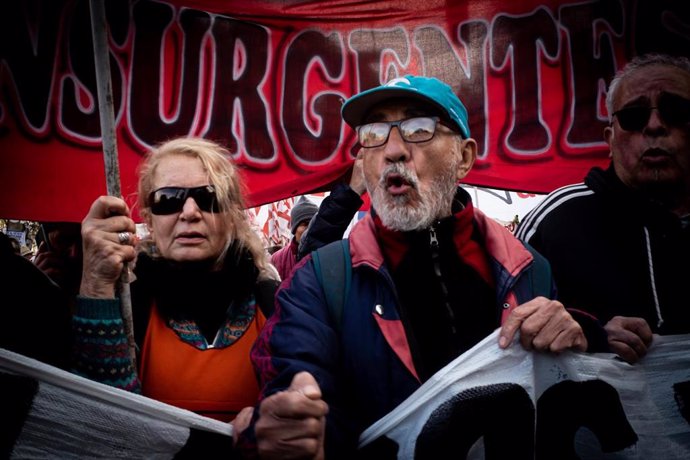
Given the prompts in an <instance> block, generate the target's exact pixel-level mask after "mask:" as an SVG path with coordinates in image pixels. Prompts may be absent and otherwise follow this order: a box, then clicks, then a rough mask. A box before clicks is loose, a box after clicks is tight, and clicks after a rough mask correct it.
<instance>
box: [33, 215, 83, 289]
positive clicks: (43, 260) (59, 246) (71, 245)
mask: <svg viewBox="0 0 690 460" xmlns="http://www.w3.org/2000/svg"><path fill="white" fill-rule="evenodd" d="M37 236H38V237H39V238H40V239H41V240H42V241H41V242H40V243H39V245H38V250H37V251H36V254H35V256H34V257H33V259H32V261H33V263H34V265H36V266H37V267H38V268H40V269H41V270H42V271H43V273H45V274H46V275H48V277H49V278H50V279H51V280H53V282H55V284H57V285H58V286H60V288H62V289H63V291H64V292H65V293H66V295H67V296H68V298H74V297H75V296H76V295H77V294H78V293H79V284H80V283H81V272H82V259H83V257H82V248H81V247H82V241H81V224H80V223H78V222H43V223H42V224H41V227H40V230H39V233H38V235H37Z"/></svg>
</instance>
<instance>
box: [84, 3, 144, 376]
mask: <svg viewBox="0 0 690 460" xmlns="http://www.w3.org/2000/svg"><path fill="white" fill-rule="evenodd" d="M89 3H90V7H91V34H92V36H93V57H94V62H95V66H96V84H97V90H98V112H99V114H100V123H101V138H102V139H103V160H104V163H105V180H106V189H107V193H108V195H111V196H117V197H121V196H122V191H121V189H120V165H119V162H118V156H117V138H116V135H115V110H114V109H113V88H112V82H111V78H110V51H109V47H108V33H107V30H108V24H107V22H106V19H105V4H104V0H89ZM128 265H129V264H127V263H125V266H124V268H123V269H122V276H121V278H120V287H119V291H120V305H121V309H122V320H123V322H124V328H125V333H126V334H127V342H128V345H129V353H130V355H131V357H132V364H133V365H134V366H136V343H135V342H134V327H133V321H132V296H131V294H130V291H129V266H128Z"/></svg>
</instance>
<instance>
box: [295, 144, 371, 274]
mask: <svg viewBox="0 0 690 460" xmlns="http://www.w3.org/2000/svg"><path fill="white" fill-rule="evenodd" d="M366 191H367V187H366V184H365V183H364V175H363V174H362V150H361V149H360V150H359V152H358V153H357V158H356V159H355V161H354V163H353V164H352V171H351V172H350V180H349V183H347V184H345V183H339V184H337V185H336V186H335V187H334V189H333V190H332V191H331V193H330V194H329V195H328V196H327V197H326V198H324V200H323V201H322V202H321V204H320V205H319V210H318V212H317V213H316V215H315V216H314V217H313V218H312V220H311V222H309V226H308V227H307V228H306V230H305V231H304V233H303V234H302V238H301V239H300V243H299V248H298V251H297V260H298V261H299V260H301V259H302V258H303V257H304V256H305V255H307V254H309V253H310V252H312V251H314V250H316V249H318V248H320V247H322V246H325V245H326V244H328V243H330V242H332V241H336V240H339V239H341V238H342V237H343V235H344V234H345V230H347V227H348V226H349V225H350V223H351V222H352V219H353V217H354V216H355V214H356V213H357V211H358V210H359V208H361V207H362V204H363V201H362V195H363V194H364V192H366Z"/></svg>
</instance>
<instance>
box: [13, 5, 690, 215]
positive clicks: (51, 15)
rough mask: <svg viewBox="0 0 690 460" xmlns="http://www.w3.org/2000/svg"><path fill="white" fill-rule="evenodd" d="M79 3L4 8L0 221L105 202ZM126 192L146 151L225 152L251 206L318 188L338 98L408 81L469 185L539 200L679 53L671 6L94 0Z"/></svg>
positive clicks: (343, 147)
mask: <svg viewBox="0 0 690 460" xmlns="http://www.w3.org/2000/svg"><path fill="white" fill-rule="evenodd" d="M88 6H89V5H88V2H87V1H72V0H42V1H34V2H3V4H2V5H1V6H0V49H1V50H2V51H1V56H0V57H1V61H0V63H1V64H0V89H1V91H0V155H1V157H0V217H3V218H15V219H31V220H81V219H82V218H83V216H84V215H85V213H86V212H87V210H88V208H89V205H90V203H91V202H92V201H93V200H94V199H95V198H96V197H97V196H98V195H101V194H104V193H105V179H104V166H103V159H102V153H101V144H100V128H99V117H98V104H97V100H96V98H97V96H96V82H95V71H94V62H93V61H94V60H93V50H92V45H91V32H90V18H89V8H88ZM106 7H107V20H108V24H109V45H110V64H111V74H112V81H113V92H114V97H113V99H114V101H113V102H114V107H115V116H116V123H117V128H116V129H117V136H118V149H119V158H120V173H121V181H122V191H123V195H124V196H125V198H126V199H127V200H128V202H130V203H133V202H134V193H135V183H136V180H135V178H136V167H137V165H138V163H139V161H140V159H141V155H142V154H143V153H144V152H145V151H146V150H147V149H148V148H150V147H151V146H153V145H155V144H157V143H159V142H161V141H165V140H167V139H170V138H172V137H176V136H180V135H198V136H204V137H207V138H210V139H213V140H216V141H219V142H221V143H223V144H224V145H226V146H227V147H228V149H229V151H230V152H231V154H232V157H233V159H234V160H235V161H236V162H237V164H239V165H240V166H241V168H242V171H243V173H244V175H245V179H246V183H247V188H248V198H249V203H248V204H249V205H252V206H253V205H259V204H263V203H267V202H271V201H276V200H279V199H282V198H285V197H288V196H292V195H298V194H304V193H307V192H310V191H313V190H317V189H323V188H327V187H328V186H329V184H330V183H331V182H332V181H334V180H336V179H337V178H338V177H339V176H340V175H342V174H343V173H344V172H345V171H346V169H347V167H348V165H349V164H350V163H351V161H352V150H353V147H354V143H355V139H354V133H353V132H352V130H351V129H350V128H349V127H348V126H346V125H345V124H344V123H343V122H342V120H341V119H340V107H341V104H342V101H343V100H344V99H346V98H347V97H349V96H350V95H352V94H354V93H357V92H359V91H361V90H364V89H367V88H370V87H372V86H375V85H378V84H380V83H382V82H385V81H387V80H389V79H390V78H393V77H396V76H399V75H404V74H407V73H414V74H423V75H429V76H435V77H438V78H441V79H442V80H444V81H446V82H447V83H449V84H450V85H451V86H453V88H454V89H455V90H456V92H457V93H458V94H459V95H460V97H461V99H462V100H463V101H464V102H465V105H466V106H467V107H468V110H469V113H470V121H471V126H470V127H471V130H472V136H473V137H474V138H475V139H476V140H477V141H478V143H479V148H480V152H479V153H480V156H479V159H478V161H477V164H476V166H475V168H474V169H473V171H472V172H471V174H470V175H469V177H468V179H467V183H469V184H473V185H479V186H486V187H494V188H504V189H512V190H521V191H528V192H540V193H545V192H549V191H551V190H553V189H554V188H556V187H558V186H561V185H564V184H567V183H572V182H578V181H580V180H582V178H583V177H584V175H585V173H586V171H587V170H588V169H589V168H590V167H591V166H592V165H605V164H606V163H607V161H608V153H607V148H606V145H605V144H604V143H603V141H602V139H603V134H602V133H603V129H604V127H605V126H606V124H607V116H606V108H605V104H604V98H605V83H606V82H608V81H609V80H610V79H611V77H612V76H613V75H614V73H615V71H616V69H618V68H620V67H621V66H622V65H623V64H625V62H627V61H628V60H629V59H630V57H632V56H633V55H636V54H642V53H645V52H651V51H660V52H667V53H672V54H686V55H687V54H688V53H690V37H689V36H688V24H690V18H689V13H688V8H686V7H685V4H684V2H678V1H672V0H657V1H654V2H651V1H639V2H635V1H622V0H620V1H619V0H605V1H592V2H581V1H573V2H571V3H566V2H562V1H541V2H539V1H521V2H512V1H509V0H503V1H499V0H494V1H487V0H465V1H460V0H458V1H455V2H449V1H441V0H431V1H423V2H422V1H419V0H415V1H412V0H387V1H386V0H379V1H369V2H361V1H353V0H335V1H333V0H323V1H318V0H313V1H289V0H288V1H279V2H276V1H271V0H261V1H252V2H247V1H244V0H242V1H239V0H229V1H221V0H197V1H192V0H188V1H185V0H179V1H171V2H153V1H145V0H141V1H136V2H135V1H131V2H124V1H107V2H106Z"/></svg>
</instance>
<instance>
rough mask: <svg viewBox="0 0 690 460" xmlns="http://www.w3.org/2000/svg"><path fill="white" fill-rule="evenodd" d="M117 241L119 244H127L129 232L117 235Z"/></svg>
mask: <svg viewBox="0 0 690 460" xmlns="http://www.w3.org/2000/svg"><path fill="white" fill-rule="evenodd" d="M117 239H118V240H119V241H120V244H127V243H129V232H120V233H118V234H117Z"/></svg>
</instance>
